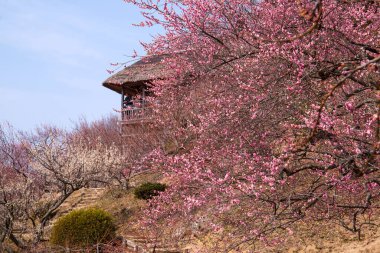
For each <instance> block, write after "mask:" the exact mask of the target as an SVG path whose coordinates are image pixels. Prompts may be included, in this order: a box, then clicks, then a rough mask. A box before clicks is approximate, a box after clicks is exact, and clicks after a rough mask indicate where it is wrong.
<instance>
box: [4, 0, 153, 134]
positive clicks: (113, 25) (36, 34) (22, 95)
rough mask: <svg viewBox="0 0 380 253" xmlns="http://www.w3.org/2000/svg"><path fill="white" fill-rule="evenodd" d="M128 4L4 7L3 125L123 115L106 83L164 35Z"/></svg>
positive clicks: (80, 1) (26, 0)
mask: <svg viewBox="0 0 380 253" xmlns="http://www.w3.org/2000/svg"><path fill="white" fill-rule="evenodd" d="M142 20H143V19H142V17H141V15H140V13H139V10H138V9H136V8H135V7H134V6H132V5H129V4H126V3H124V2H123V0H0V122H4V121H8V122H10V123H11V124H12V125H14V126H15V127H16V128H18V129H21V130H31V129H33V128H34V127H35V126H38V125H41V124H54V125H57V126H61V127H64V128H70V127H72V126H73V122H75V121H77V120H78V119H79V118H81V117H85V118H87V119H88V120H94V119H98V118H100V117H102V116H106V115H108V114H110V113H112V111H113V108H115V109H118V108H119V101H120V98H119V95H118V94H117V93H115V92H112V91H111V90H108V89H106V88H104V87H103V86H102V85H101V83H102V81H104V80H105V79H106V78H107V77H108V76H109V74H108V73H107V71H106V69H109V68H111V66H110V63H111V62H125V61H128V58H127V57H126V55H132V53H133V50H134V49H136V51H137V52H139V53H140V54H143V49H142V47H141V46H140V45H139V41H145V42H146V41H150V40H151V37H152V35H154V34H156V33H157V32H159V28H157V27H156V28H150V29H146V28H140V27H135V26H132V24H133V23H139V22H140V21H142Z"/></svg>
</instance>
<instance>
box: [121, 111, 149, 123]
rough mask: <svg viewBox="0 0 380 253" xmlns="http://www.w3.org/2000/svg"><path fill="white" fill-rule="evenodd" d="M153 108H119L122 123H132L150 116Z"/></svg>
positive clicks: (147, 118)
mask: <svg viewBox="0 0 380 253" xmlns="http://www.w3.org/2000/svg"><path fill="white" fill-rule="evenodd" d="M152 115H153V110H152V108H151V107H143V108H136V107H135V108H123V109H122V110H121V121H122V123H133V122H138V121H143V120H149V119H151V118H152Z"/></svg>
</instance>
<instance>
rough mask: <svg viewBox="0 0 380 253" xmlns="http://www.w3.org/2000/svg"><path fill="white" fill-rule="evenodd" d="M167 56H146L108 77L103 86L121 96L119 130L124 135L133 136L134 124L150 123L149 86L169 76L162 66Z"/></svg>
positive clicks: (134, 131)
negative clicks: (154, 81)
mask: <svg viewBox="0 0 380 253" xmlns="http://www.w3.org/2000/svg"><path fill="white" fill-rule="evenodd" d="M165 57H166V56H146V57H144V58H143V59H141V60H139V61H137V62H136V63H134V64H132V65H130V66H128V67H125V68H124V69H123V70H121V71H119V72H117V73H116V74H114V75H112V76H111V77H109V78H108V79H107V80H105V81H104V82H103V86H105V87H107V88H109V89H111V90H113V91H115V92H117V93H119V94H120V95H121V110H120V112H121V118H120V119H121V120H120V123H121V130H122V133H123V135H131V134H132V133H136V129H137V127H136V125H141V124H143V123H146V122H151V121H152V108H151V105H150V104H149V103H148V102H147V100H146V98H147V96H151V95H152V94H151V92H150V91H149V86H150V83H151V82H152V81H153V80H155V79H163V78H165V77H167V76H168V71H167V68H165V65H164V63H163V60H164V59H165Z"/></svg>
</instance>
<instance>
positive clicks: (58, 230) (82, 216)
mask: <svg viewBox="0 0 380 253" xmlns="http://www.w3.org/2000/svg"><path fill="white" fill-rule="evenodd" d="M115 230H116V227H115V224H114V222H113V218H112V216H111V215H110V214H109V213H107V212H105V211H103V210H101V209H97V208H87V209H80V210H75V211H72V212H70V213H69V214H67V215H65V216H63V217H61V218H60V219H59V220H58V221H57V223H55V224H54V226H53V229H52V234H51V237H50V242H51V243H52V244H56V245H61V246H65V247H85V246H90V245H94V244H97V243H102V242H106V241H108V240H110V239H112V238H113V237H114V236H115Z"/></svg>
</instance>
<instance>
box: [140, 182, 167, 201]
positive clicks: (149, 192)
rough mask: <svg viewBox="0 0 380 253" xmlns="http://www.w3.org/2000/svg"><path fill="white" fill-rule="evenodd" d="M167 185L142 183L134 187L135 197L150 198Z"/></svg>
mask: <svg viewBox="0 0 380 253" xmlns="http://www.w3.org/2000/svg"><path fill="white" fill-rule="evenodd" d="M166 187H167V185H166V184H160V183H144V184H142V185H140V186H139V187H137V188H136V189H135V192H134V194H135V197H136V198H138V199H145V200H147V199H151V198H153V197H154V196H157V195H158V194H160V192H163V191H165V189H166Z"/></svg>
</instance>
